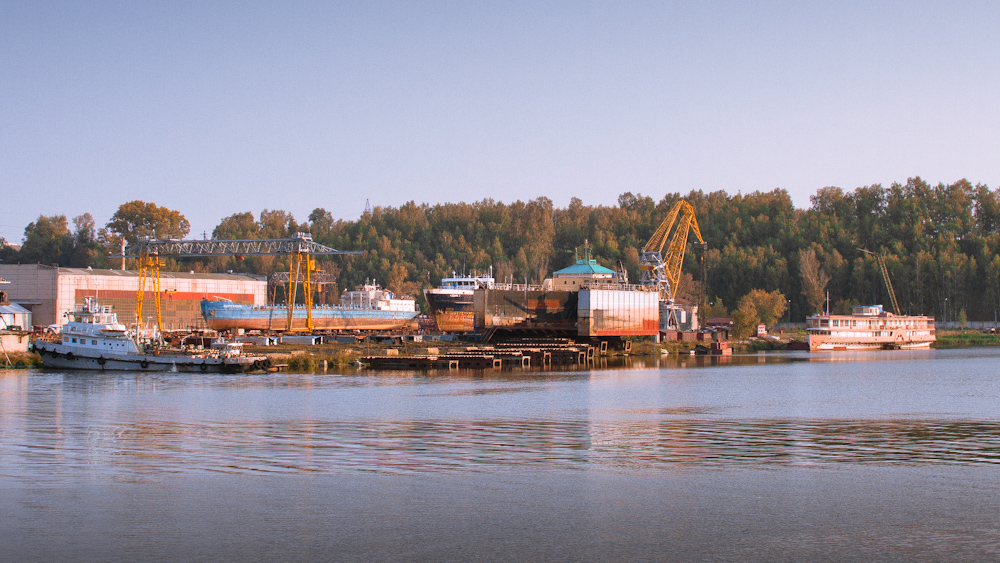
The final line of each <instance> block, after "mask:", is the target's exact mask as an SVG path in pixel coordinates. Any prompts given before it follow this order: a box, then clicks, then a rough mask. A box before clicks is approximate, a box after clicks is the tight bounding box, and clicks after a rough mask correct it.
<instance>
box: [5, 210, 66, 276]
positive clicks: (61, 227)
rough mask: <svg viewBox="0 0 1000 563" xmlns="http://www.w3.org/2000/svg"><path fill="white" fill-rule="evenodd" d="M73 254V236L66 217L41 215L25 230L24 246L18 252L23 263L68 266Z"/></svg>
mask: <svg viewBox="0 0 1000 563" xmlns="http://www.w3.org/2000/svg"><path fill="white" fill-rule="evenodd" d="M72 254H73V235H72V234H71V233H70V232H69V227H68V224H67V221H66V216H65V215H53V216H51V217H46V216H44V215H39V217H38V220H36V221H35V222H33V223H29V224H28V226H27V227H25V228H24V244H23V245H22V246H21V250H20V252H18V259H19V260H20V261H21V262H25V263H28V264H30V263H33V262H35V263H39V264H58V265H68V264H69V260H70V257H71V256H72Z"/></svg>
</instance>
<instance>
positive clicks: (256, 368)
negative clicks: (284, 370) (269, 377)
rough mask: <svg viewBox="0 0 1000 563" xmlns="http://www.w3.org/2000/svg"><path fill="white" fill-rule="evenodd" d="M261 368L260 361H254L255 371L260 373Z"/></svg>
mask: <svg viewBox="0 0 1000 563" xmlns="http://www.w3.org/2000/svg"><path fill="white" fill-rule="evenodd" d="M261 367H263V366H262V365H261V363H260V360H254V361H253V369H254V370H256V371H259V370H260V368H261Z"/></svg>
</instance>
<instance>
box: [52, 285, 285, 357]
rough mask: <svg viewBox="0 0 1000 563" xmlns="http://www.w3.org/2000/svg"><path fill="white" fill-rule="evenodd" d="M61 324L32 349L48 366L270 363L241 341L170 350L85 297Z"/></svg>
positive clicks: (106, 308)
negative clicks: (143, 338) (144, 339)
mask: <svg viewBox="0 0 1000 563" xmlns="http://www.w3.org/2000/svg"><path fill="white" fill-rule="evenodd" d="M67 316H68V317H69V318H70V321H69V322H68V323H66V324H65V325H64V326H63V328H62V332H61V334H60V335H59V338H58V340H43V339H39V340H36V341H35V343H34V350H35V351H36V352H38V354H39V356H41V358H42V365H43V366H45V367H50V368H63V369H92V370H119V371H120V370H128V371H182V372H227V373H234V372H247V371H258V370H263V369H267V368H268V367H270V361H269V360H268V359H267V358H266V357H263V356H248V355H245V354H243V348H242V346H243V344H242V343H241V342H219V343H216V344H213V345H212V346H211V347H210V348H208V349H204V348H202V349H195V348H189V349H186V350H185V349H171V348H164V347H161V346H155V345H151V344H150V345H147V344H146V343H143V342H140V341H139V340H138V339H136V338H135V337H134V336H133V334H132V332H131V331H130V330H129V329H128V327H126V326H125V325H123V324H121V323H119V322H118V316H117V315H116V314H115V313H114V312H112V310H111V307H108V306H101V305H99V304H98V303H97V300H95V299H92V298H89V297H88V298H85V300H84V303H83V305H82V307H80V309H79V310H78V311H74V312H71V313H67Z"/></svg>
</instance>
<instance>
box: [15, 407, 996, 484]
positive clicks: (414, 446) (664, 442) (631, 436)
mask: <svg viewBox="0 0 1000 563" xmlns="http://www.w3.org/2000/svg"><path fill="white" fill-rule="evenodd" d="M24 438H25V439H26V441H24V442H21V443H19V444H17V445H15V446H13V447H11V446H10V445H8V446H7V447H6V448H5V449H7V451H6V452H4V453H5V458H6V459H8V460H10V459H17V460H19V464H18V465H20V466H21V469H22V470H23V471H25V472H28V473H30V474H34V475H44V474H47V473H50V472H51V473H62V472H66V471H74V470H80V471H86V472H93V471H95V470H98V471H102V470H101V469H99V468H102V467H103V468H104V469H103V471H116V470H118V471H120V470H127V471H134V472H137V473H153V474H155V473H186V472H197V471H211V472H214V471H221V472H340V471H345V470H357V471H380V472H389V473H399V472H428V471H430V472H440V471H463V472H464V471H483V470H491V469H493V468H497V467H512V466H543V467H546V468H563V469H584V468H587V467H607V468H628V469H648V468H656V467H663V468H666V467H670V466H692V467H697V466H731V465H741V464H742V465H745V464H760V463H766V464H790V465H820V464H838V463H882V464H891V463H957V464H976V463H990V464H993V463H998V462H1000V423H997V422H991V421H937V420H895V421H886V420H853V421H833V420H789V419H774V420H753V421H746V420H727V419H699V418H688V417H685V416H677V417H675V416H671V417H669V418H660V419H645V420H642V421H639V422H635V421H632V422H629V421H618V422H594V421H588V420H559V421H549V420H520V419H518V420H504V419H497V420H470V421H454V420H409V421H369V422H367V423H365V424H358V423H357V422H336V421H289V422H282V423H255V424H245V423H218V422H217V423H199V424H182V423H177V422H171V421H152V420H150V421H145V422H143V423H133V424H128V425H124V426H113V427H104V428H80V427H72V426H58V427H57V426H54V425H49V424H44V423H40V421H39V422H37V423H32V424H31V427H30V428H29V429H28V431H27V432H26V434H25V436H24ZM8 467H10V466H8Z"/></svg>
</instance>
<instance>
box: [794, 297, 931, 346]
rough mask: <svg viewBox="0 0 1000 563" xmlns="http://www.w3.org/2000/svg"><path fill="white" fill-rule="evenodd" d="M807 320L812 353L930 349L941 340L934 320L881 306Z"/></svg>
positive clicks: (853, 309) (868, 306)
mask: <svg viewBox="0 0 1000 563" xmlns="http://www.w3.org/2000/svg"><path fill="white" fill-rule="evenodd" d="M806 320H807V329H806V330H807V332H808V334H809V336H808V339H807V341H808V343H809V350H810V351H812V352H816V351H824V350H873V349H875V350H877V349H886V350H898V349H901V348H929V347H930V345H931V343H932V342H934V341H935V340H937V337H936V336H935V333H934V318H933V317H925V316H922V315H918V316H910V315H893V314H892V313H889V312H886V311H883V310H882V306H881V305H861V306H857V307H854V308H852V310H851V314H850V315H830V314H824V315H813V316H811V317H809V318H808V319H806Z"/></svg>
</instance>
